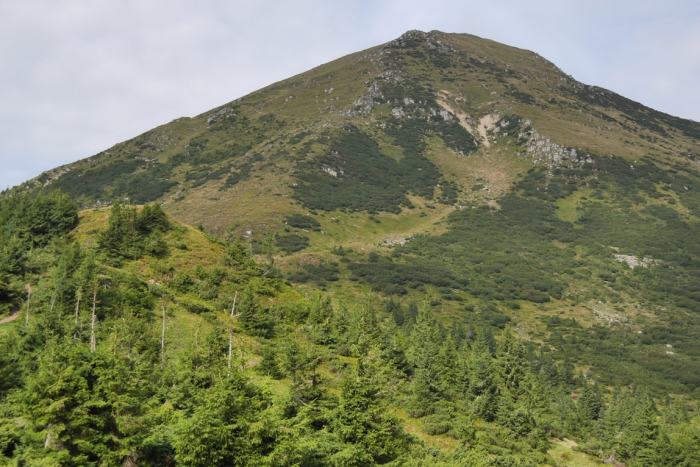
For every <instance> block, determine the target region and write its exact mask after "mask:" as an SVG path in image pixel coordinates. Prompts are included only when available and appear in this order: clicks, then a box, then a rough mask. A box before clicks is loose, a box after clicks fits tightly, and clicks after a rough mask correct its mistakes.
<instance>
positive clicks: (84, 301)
mask: <svg viewBox="0 0 700 467" xmlns="http://www.w3.org/2000/svg"><path fill="white" fill-rule="evenodd" d="M55 196H56V198H55V199H61V198H60V196H59V195H55ZM49 206H51V207H50V208H49V209H51V210H52V211H53V214H56V212H63V211H62V208H61V206H62V205H61V203H58V204H50V205H49ZM13 212H14V211H13ZM49 217H50V216H49ZM9 218H13V217H12V216H10V217H9ZM58 218H61V219H64V217H61V216H58ZM178 228H179V227H177V226H176V225H173V224H172V223H170V222H168V220H167V218H166V217H165V216H163V215H162V211H160V208H159V207H158V206H148V207H147V208H144V209H142V210H141V211H140V212H139V211H138V210H136V209H135V208H132V207H128V206H114V207H113V208H112V211H111V214H110V219H109V223H108V226H107V228H106V229H105V230H104V231H102V232H100V233H99V234H97V240H98V241H97V242H96V245H95V247H93V248H85V247H84V246H83V245H81V244H79V243H78V242H77V241H75V240H73V239H71V238H70V236H69V235H66V234H65V232H64V233H59V232H60V231H56V233H55V234H54V235H53V236H52V237H50V238H47V240H46V246H44V247H41V248H35V249H34V250H30V253H28V255H29V256H28V259H27V261H28V262H29V263H31V264H34V266H33V268H34V269H31V270H30V269H25V271H24V272H21V273H17V274H18V275H19V276H18V277H20V278H21V280H22V281H26V282H27V283H29V284H30V286H31V289H32V291H33V292H32V296H31V301H29V302H28V304H25V305H24V306H23V314H22V315H21V317H20V319H19V320H17V321H15V324H14V325H13V326H12V327H11V328H9V329H7V328H6V332H4V333H3V334H2V335H1V337H0V455H1V456H3V457H0V459H2V461H3V462H5V463H9V464H10V465H13V464H16V465H37V464H41V465H62V466H63V465H68V466H72V465H75V466H83V465H85V466H89V465H143V466H149V465H152V466H156V465H158V466H161V465H183V466H186V465H191V466H215V465H221V466H224V465H226V466H228V465H256V466H258V465H270V466H292V465H303V466H326V465H332V466H367V465H397V466H398V465H403V466H427V465H445V466H447V465H458V466H535V465H543V464H548V463H549V464H552V463H553V460H552V459H551V458H550V457H549V456H548V455H547V454H546V453H547V450H548V449H549V448H550V445H551V440H552V437H553V436H557V437H564V436H566V437H575V438H576V439H579V440H581V444H580V448H581V449H583V450H585V451H586V452H589V453H591V454H594V455H596V456H601V457H603V458H605V459H606V460H608V459H614V460H616V461H625V462H633V463H635V465H696V463H697V461H698V458H699V457H698V456H700V452H698V443H697V440H698V439H700V432H699V431H698V429H697V424H694V423H693V421H692V420H691V419H690V418H691V417H690V413H691V412H690V410H689V407H688V406H687V405H686V404H685V403H684V402H683V401H681V400H674V399H670V398H669V399H668V400H661V401H658V402H656V401H655V400H654V399H653V398H652V397H650V396H649V394H648V393H647V392H646V391H644V390H643V389H634V390H629V389H628V388H624V389H620V388H618V389H616V390H615V391H613V392H612V393H611V392H610V391H609V390H607V388H605V387H602V386H600V385H599V384H597V383H596V382H595V381H594V380H592V379H591V378H590V377H589V376H587V375H586V374H584V373H582V372H580V371H576V370H575V367H574V366H573V364H572V363H571V362H570V361H568V360H566V359H564V360H561V359H559V360H555V359H554V358H553V356H552V355H553V353H552V352H547V351H546V350H548V347H547V346H542V347H538V346H535V345H533V344H531V343H530V344H525V343H523V342H521V341H519V340H518V339H516V338H514V337H513V333H512V331H511V330H510V329H509V328H505V329H504V330H503V331H502V332H501V333H500V335H499V336H498V337H494V336H493V334H491V332H490V328H489V327H482V326H476V327H475V326H466V327H465V326H464V325H462V324H461V323H459V322H455V323H453V324H452V325H451V326H449V327H447V326H446V325H445V324H443V323H442V322H440V321H438V319H437V317H436V316H435V314H434V313H433V312H432V310H431V307H430V306H429V304H427V303H426V304H423V305H422V306H418V305H417V304H416V303H413V302H410V303H408V304H407V305H405V304H404V305H402V304H400V303H398V302H395V301H387V302H385V303H380V302H377V301H375V300H373V299H372V298H371V297H368V298H366V299H362V300H360V301H359V302H358V303H357V304H356V305H355V306H354V307H352V308H350V307H348V306H346V305H345V304H344V303H343V302H342V301H340V302H338V303H336V304H333V303H332V302H331V300H330V298H329V297H323V296H320V295H316V296H312V297H310V298H308V299H301V298H300V297H298V296H295V295H294V294H293V293H292V292H291V290H289V289H288V288H286V287H287V286H286V285H285V284H284V283H283V282H282V280H281V279H279V278H278V276H277V273H276V271H275V270H274V267H273V264H272V262H271V261H270V262H268V263H265V262H257V261H255V260H254V259H253V258H251V256H250V251H249V250H248V249H246V248H245V247H244V246H242V245H241V244H240V243H234V244H233V245H230V246H228V247H227V249H225V250H224V248H223V247H222V246H220V245H219V246H217V248H221V249H222V251H223V252H224V254H222V255H221V258H220V261H219V262H218V264H210V265H207V266H204V265H202V264H196V265H195V266H194V267H193V268H192V269H191V270H174V269H173V268H171V267H169V266H168V263H167V258H168V257H167V255H168V252H169V251H170V250H169V249H166V251H165V253H162V252H161V253H157V252H156V253H154V252H149V250H147V249H146V248H144V247H143V245H144V244H147V243H148V242H149V241H150V240H149V239H150V238H151V237H152V236H153V235H161V236H162V238H163V241H165V242H166V243H168V241H169V240H170V239H172V238H176V237H177V235H176V234H177V233H178V232H177V229H178ZM154 232H158V234H154ZM212 241H214V240H212ZM268 243H269V242H268ZM168 248H170V245H169V244H168ZM176 248H178V249H180V247H176ZM185 248H187V246H186V245H185ZM267 248H270V244H268V245H267ZM142 255H149V256H151V258H152V261H151V260H149V261H151V262H150V266H148V267H149V268H150V273H151V274H154V277H156V278H157V279H158V280H159V281H160V282H156V281H153V282H152V283H150V282H145V281H144V280H143V278H142V276H140V275H139V274H138V273H136V271H135V269H132V268H131V267H129V266H130V265H132V266H133V265H134V264H136V263H133V261H135V260H134V258H141V257H142ZM159 255H160V256H159ZM37 257H41V258H43V260H42V261H43V262H40V261H38V260H37ZM138 264H144V263H138ZM115 265H119V266H121V267H117V266H115ZM124 266H127V267H124ZM28 271H30V272H28ZM283 297H284V299H283ZM295 297H296V298H295ZM21 298H22V301H23V302H24V299H25V298H26V297H25V295H23V294H22V295H21ZM234 301H235V306H233V303H234ZM198 307H202V308H198ZM229 307H231V308H229ZM176 310H180V311H176ZM183 310H190V311H193V312H195V313H201V314H202V317H203V318H205V319H204V320H202V321H200V322H201V325H198V326H200V327H198V328H195V329H193V332H192V334H191V335H189V336H188V335H186V334H183V330H182V328H180V331H178V335H177V336H173V335H171V334H170V333H171V332H172V331H170V330H169V329H168V328H166V326H165V324H166V322H167V321H168V320H173V319H176V315H174V314H173V313H177V314H179V315H178V316H190V317H191V315H188V313H189V312H190V311H183ZM178 322H180V323H181V322H182V321H178ZM560 324H561V323H559V322H554V323H553V325H554V326H558V325H560ZM657 404H658V405H657ZM407 425H408V426H411V427H412V430H417V432H420V433H422V435H421V436H438V437H440V439H441V440H442V442H443V443H446V444H451V445H452V446H453V447H454V448H453V449H449V450H440V449H436V448H433V447H430V445H428V444H425V443H424V442H422V441H421V440H420V438H419V437H418V436H416V435H412V434H410V433H409V431H408V430H407V429H406V426H407Z"/></svg>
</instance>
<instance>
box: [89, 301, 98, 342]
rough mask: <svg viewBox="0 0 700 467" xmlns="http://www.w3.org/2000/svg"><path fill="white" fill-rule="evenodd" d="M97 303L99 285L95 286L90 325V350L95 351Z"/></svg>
mask: <svg viewBox="0 0 700 467" xmlns="http://www.w3.org/2000/svg"><path fill="white" fill-rule="evenodd" d="M96 303H97V287H95V292H94V293H93V294H92V324H91V325H90V327H91V331H90V352H94V351H95V344H96V342H95V319H96V318H97V317H96V315H95V305H96Z"/></svg>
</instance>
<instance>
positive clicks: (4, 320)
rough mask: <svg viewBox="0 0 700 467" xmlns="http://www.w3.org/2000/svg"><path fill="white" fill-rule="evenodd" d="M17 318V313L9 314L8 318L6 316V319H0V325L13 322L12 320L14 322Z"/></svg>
mask: <svg viewBox="0 0 700 467" xmlns="http://www.w3.org/2000/svg"><path fill="white" fill-rule="evenodd" d="M17 318H19V311H15V312H14V313H12V314H11V315H10V316H8V317H7V318H3V319H0V324H5V323H9V322H10V321H14V320H16V319H17Z"/></svg>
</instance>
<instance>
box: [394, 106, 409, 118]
mask: <svg viewBox="0 0 700 467" xmlns="http://www.w3.org/2000/svg"><path fill="white" fill-rule="evenodd" d="M391 115H393V116H394V117H396V118H401V117H403V116H405V115H406V112H404V111H403V109H402V108H401V107H397V108H395V109H391Z"/></svg>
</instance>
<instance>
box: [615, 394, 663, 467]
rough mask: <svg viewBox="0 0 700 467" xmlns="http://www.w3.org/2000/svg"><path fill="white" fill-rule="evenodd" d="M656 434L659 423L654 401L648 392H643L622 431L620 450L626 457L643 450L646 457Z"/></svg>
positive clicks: (656, 436) (657, 433)
mask: <svg viewBox="0 0 700 467" xmlns="http://www.w3.org/2000/svg"><path fill="white" fill-rule="evenodd" d="M658 436H659V424H658V421H657V413H656V407H655V406H654V401H653V400H652V399H651V397H649V395H648V394H643V395H642V396H641V397H640V398H639V400H638V401H637V403H636V406H635V409H634V415H632V419H631V420H630V423H629V425H628V426H627V427H626V429H625V430H623V432H622V440H621V443H620V452H621V454H622V455H623V456H626V457H636V456H637V455H639V454H640V453H642V452H643V454H644V455H645V456H646V457H647V458H648V457H649V455H650V454H649V451H652V450H653V447H654V442H655V441H656V439H657V438H658Z"/></svg>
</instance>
